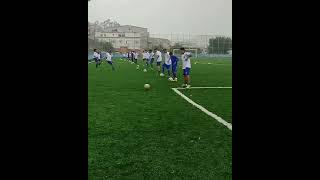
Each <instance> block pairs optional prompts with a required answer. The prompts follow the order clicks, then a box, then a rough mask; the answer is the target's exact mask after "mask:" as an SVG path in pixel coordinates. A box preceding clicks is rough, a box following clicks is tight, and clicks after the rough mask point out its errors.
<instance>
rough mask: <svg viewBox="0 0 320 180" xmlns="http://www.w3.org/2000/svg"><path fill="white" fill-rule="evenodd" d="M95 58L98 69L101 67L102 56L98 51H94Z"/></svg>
mask: <svg viewBox="0 0 320 180" xmlns="http://www.w3.org/2000/svg"><path fill="white" fill-rule="evenodd" d="M93 58H94V61H95V62H96V68H98V67H99V65H100V54H99V53H98V52H97V49H93Z"/></svg>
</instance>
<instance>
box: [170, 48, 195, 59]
mask: <svg viewBox="0 0 320 180" xmlns="http://www.w3.org/2000/svg"><path fill="white" fill-rule="evenodd" d="M186 51H188V52H191V53H192V54H193V55H194V57H196V58H197V57H198V49H186ZM172 53H173V54H174V55H181V52H180V49H173V50H172Z"/></svg>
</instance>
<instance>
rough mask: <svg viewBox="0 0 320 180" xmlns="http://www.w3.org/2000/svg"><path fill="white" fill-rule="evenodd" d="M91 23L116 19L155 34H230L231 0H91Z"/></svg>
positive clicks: (89, 17)
mask: <svg viewBox="0 0 320 180" xmlns="http://www.w3.org/2000/svg"><path fill="white" fill-rule="evenodd" d="M88 11H89V14H88V20H89V21H90V22H94V21H96V20H98V21H100V22H101V21H104V20H106V19H108V18H109V19H111V20H115V21H117V22H118V23H120V24H121V25H135V26H140V27H146V28H148V31H149V32H150V33H151V34H154V33H166V34H169V33H174V34H176V33H185V34H188V33H190V34H214V35H226V36H231V35H232V0H91V2H88Z"/></svg>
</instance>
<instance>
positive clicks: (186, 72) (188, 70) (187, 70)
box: [183, 68, 190, 76]
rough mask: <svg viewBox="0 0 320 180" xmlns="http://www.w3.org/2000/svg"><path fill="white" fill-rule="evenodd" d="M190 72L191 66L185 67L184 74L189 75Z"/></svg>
mask: <svg viewBox="0 0 320 180" xmlns="http://www.w3.org/2000/svg"><path fill="white" fill-rule="evenodd" d="M189 74H190V68H185V69H183V75H184V76H188V75H189Z"/></svg>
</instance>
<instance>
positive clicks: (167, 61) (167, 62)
mask: <svg viewBox="0 0 320 180" xmlns="http://www.w3.org/2000/svg"><path fill="white" fill-rule="evenodd" d="M163 52H164V63H163V64H162V74H163V75H164V69H165V68H166V69H167V70H168V76H169V77H170V65H171V59H170V55H169V52H168V51H167V50H166V49H164V50H163Z"/></svg>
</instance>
